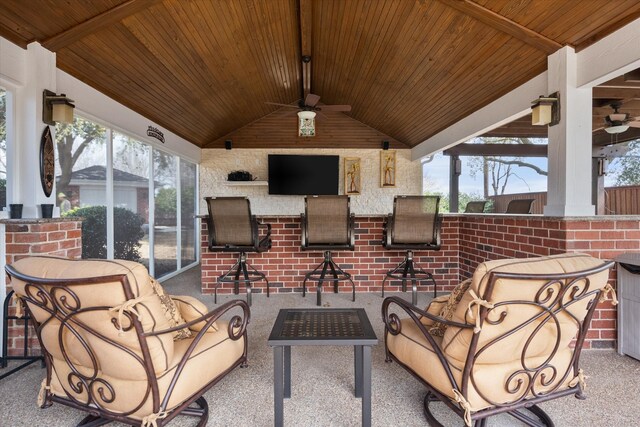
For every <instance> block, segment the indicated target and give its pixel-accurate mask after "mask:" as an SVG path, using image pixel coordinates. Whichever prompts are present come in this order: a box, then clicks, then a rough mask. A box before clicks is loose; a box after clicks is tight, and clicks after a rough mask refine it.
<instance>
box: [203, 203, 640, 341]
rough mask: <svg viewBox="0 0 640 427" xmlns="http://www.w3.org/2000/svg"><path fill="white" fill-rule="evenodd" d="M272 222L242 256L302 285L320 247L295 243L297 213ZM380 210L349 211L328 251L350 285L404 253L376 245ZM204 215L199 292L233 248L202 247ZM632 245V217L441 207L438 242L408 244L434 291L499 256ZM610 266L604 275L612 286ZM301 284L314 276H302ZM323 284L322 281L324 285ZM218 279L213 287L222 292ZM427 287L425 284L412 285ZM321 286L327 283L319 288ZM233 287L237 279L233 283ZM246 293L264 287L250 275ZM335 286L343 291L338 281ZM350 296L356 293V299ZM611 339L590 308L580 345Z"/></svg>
mask: <svg viewBox="0 0 640 427" xmlns="http://www.w3.org/2000/svg"><path fill="white" fill-rule="evenodd" d="M260 220H261V221H263V222H265V223H269V224H271V226H272V230H271V239H272V242H273V247H272V248H271V250H270V251H268V252H263V253H260V254H257V253H250V254H248V256H247V257H248V261H249V263H250V264H251V265H253V266H254V267H255V268H257V269H258V270H260V271H262V272H264V273H265V274H266V275H267V277H268V278H269V283H270V288H271V292H274V293H278V292H300V293H301V292H302V281H303V280H304V274H305V273H306V272H308V271H311V270H313V269H314V268H315V267H316V266H317V265H318V264H319V263H320V262H321V261H322V252H320V251H319V252H309V251H302V250H301V249H300V241H301V238H300V217H299V216H296V217H293V216H263V217H260ZM382 222H383V217H382V216H357V217H356V240H355V241H356V245H355V251H339V252H334V259H335V260H336V262H337V263H338V264H340V265H341V266H342V267H343V268H344V269H345V270H346V271H348V272H350V273H351V274H352V277H353V281H354V283H355V286H356V292H380V291H381V289H382V280H383V279H384V275H385V273H386V272H387V271H388V270H390V269H392V268H393V267H395V266H396V265H397V264H398V263H400V262H401V261H402V259H403V258H404V252H401V251H387V250H385V249H384V248H383V247H382ZM207 239H208V234H207V224H206V220H205V219H202V241H201V246H202V292H203V293H213V289H214V285H215V282H216V278H217V277H218V276H219V275H221V274H223V273H225V272H226V271H227V270H228V269H229V268H230V267H231V266H232V265H233V263H234V262H235V261H236V257H237V254H234V253H224V252H210V251H209V249H208V242H207ZM639 251H640V217H638V216H625V217H623V216H594V217H564V218H561V217H544V216H539V215H504V214H475V215H473V214H445V215H444V217H443V223H442V249H441V250H440V251H433V252H428V251H424V252H422V251H416V252H415V259H416V260H417V262H418V263H419V264H420V265H421V266H422V267H424V268H425V269H427V270H430V271H431V272H432V273H433V274H434V277H435V279H436V281H437V282H438V291H439V292H441V291H444V292H449V291H450V290H451V289H452V288H453V287H454V286H455V285H456V284H457V283H458V282H459V281H460V280H463V279H465V278H467V277H470V276H471V274H472V273H473V271H474V270H475V268H476V267H477V265H478V264H479V263H481V262H484V261H488V260H494V259H502V258H527V257H534V256H544V255H553V254H558V253H564V252H584V253H587V254H590V255H593V256H595V257H598V258H601V259H613V258H615V257H616V256H618V255H621V254H623V253H626V252H639ZM615 278H616V273H615V271H613V272H612V275H611V283H612V285H614V287H615ZM307 285H308V288H307V290H308V291H309V292H315V286H314V285H315V283H314V282H311V281H309V282H307ZM387 285H388V286H387V287H386V288H385V290H386V291H389V292H394V291H399V290H400V286H399V285H400V283H399V282H391V283H387ZM326 286H328V285H325V287H326ZM232 290H233V286H232V285H230V284H225V285H222V286H220V288H218V292H219V293H221V294H222V293H230V292H232ZM418 290H419V291H422V292H424V291H431V287H430V286H429V287H424V286H423V287H419V288H418ZM324 291H325V292H328V291H329V290H328V288H327V289H325V290H324ZM241 292H244V287H242V286H241ZM253 292H254V293H261V292H266V285H265V284H264V283H263V282H255V283H254V286H253ZM340 292H351V286H350V284H348V283H344V282H341V283H340ZM356 303H357V299H356ZM615 339H616V311H615V307H613V306H612V305H611V304H610V303H609V302H607V303H603V304H600V306H599V308H598V310H597V311H596V313H595V314H594V318H593V322H592V326H591V330H590V332H589V336H588V342H587V343H586V344H585V347H586V348H589V346H591V347H593V348H612V347H613V346H614V344H615Z"/></svg>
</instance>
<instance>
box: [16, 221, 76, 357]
mask: <svg viewBox="0 0 640 427" xmlns="http://www.w3.org/2000/svg"><path fill="white" fill-rule="evenodd" d="M5 239H6V252H5V253H6V263H7V264H11V263H12V262H14V261H17V260H19V259H21V258H25V257H27V256H30V255H53V256H61V257H65V258H80V257H81V255H82V221H78V220H71V221H70V220H62V219H59V218H56V219H54V220H37V219H34V220H15V221H11V220H7V221H6V223H5ZM10 291H11V284H10V283H8V282H7V294H8V293H9V292H10ZM9 313H10V314H11V315H13V314H15V303H14V302H13V301H12V303H11V305H10V307H9ZM29 327H30V331H29V341H30V342H29V345H28V347H29V349H30V351H31V353H32V354H37V353H38V352H39V351H40V345H39V343H38V339H37V337H36V335H35V332H34V330H33V328H32V327H31V326H29ZM8 337H9V338H8V339H9V341H8V353H9V355H10V356H14V355H19V354H20V355H21V354H22V349H23V346H24V322H22V321H15V320H11V321H9V333H8Z"/></svg>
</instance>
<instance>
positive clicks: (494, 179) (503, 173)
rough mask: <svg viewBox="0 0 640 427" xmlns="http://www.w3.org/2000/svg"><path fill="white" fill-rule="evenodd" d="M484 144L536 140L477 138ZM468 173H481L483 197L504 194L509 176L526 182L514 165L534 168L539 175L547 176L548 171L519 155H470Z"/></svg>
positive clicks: (522, 142)
mask: <svg viewBox="0 0 640 427" xmlns="http://www.w3.org/2000/svg"><path fill="white" fill-rule="evenodd" d="M477 139H478V140H479V141H481V142H482V143H485V144H535V143H536V141H535V140H532V139H530V138H496V137H485V138H477ZM469 166H470V175H471V176H472V177H474V178H475V177H476V176H477V175H479V174H482V177H483V182H484V198H488V197H489V196H490V191H489V189H491V193H492V194H491V195H494V196H495V195H498V194H504V192H505V190H506V188H507V184H508V183H509V180H510V179H511V178H518V179H520V180H521V181H522V182H524V183H525V184H526V183H527V182H526V181H525V180H524V179H523V178H522V177H521V176H519V175H518V174H517V173H516V171H515V168H514V166H519V167H526V168H529V169H532V170H534V171H535V172H536V173H538V174H539V175H544V176H547V175H548V173H547V171H545V170H544V169H542V168H540V167H539V166H537V165H534V164H533V163H529V162H525V161H524V160H523V159H522V158H521V157H492V156H487V157H472V158H471V159H470V160H469Z"/></svg>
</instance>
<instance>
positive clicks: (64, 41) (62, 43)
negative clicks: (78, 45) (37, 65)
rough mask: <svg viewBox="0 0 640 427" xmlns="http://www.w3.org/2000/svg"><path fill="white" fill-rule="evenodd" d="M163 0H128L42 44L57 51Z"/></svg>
mask: <svg viewBox="0 0 640 427" xmlns="http://www.w3.org/2000/svg"><path fill="white" fill-rule="evenodd" d="M161 1H162V0H128V1H126V2H124V3H122V4H119V5H118V6H116V7H113V8H111V9H109V10H106V11H104V12H102V13H101V14H99V15H96V16H94V17H92V18H89V19H87V20H86V21H84V22H81V23H80V24H78V25H75V26H73V27H71V28H67V29H66V30H64V31H63V32H61V33H58V34H56V35H55V36H52V37H49V38H48V39H45V40H43V41H42V45H43V46H44V47H46V48H47V49H49V50H50V51H52V52H56V51H58V50H60V49H62V48H64V47H66V46H69V45H70V44H72V43H74V42H77V41H78V40H80V39H82V38H84V37H86V36H88V35H90V34H93V33H95V32H98V31H100V30H101V29H103V28H105V27H108V26H109V25H112V24H115V23H117V22H120V21H122V20H123V19H124V18H126V17H128V16H131V15H133V14H136V13H138V12H140V11H142V10H144V9H147V8H148V7H150V6H153V5H154V4H156V3H159V2H161Z"/></svg>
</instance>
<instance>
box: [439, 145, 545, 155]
mask: <svg viewBox="0 0 640 427" xmlns="http://www.w3.org/2000/svg"><path fill="white" fill-rule="evenodd" d="M443 154H444V155H445V156H512V157H547V145H546V144H544V145H542V144H458V145H456V146H455V147H451V148H449V149H448V150H444V153H443Z"/></svg>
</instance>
